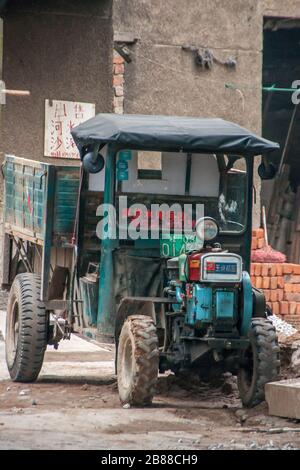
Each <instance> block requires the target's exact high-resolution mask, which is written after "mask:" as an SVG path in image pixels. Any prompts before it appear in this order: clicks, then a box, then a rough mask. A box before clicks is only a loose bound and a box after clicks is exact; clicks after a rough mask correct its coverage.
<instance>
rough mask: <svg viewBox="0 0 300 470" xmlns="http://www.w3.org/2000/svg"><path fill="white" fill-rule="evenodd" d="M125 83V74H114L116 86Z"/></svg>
mask: <svg viewBox="0 0 300 470" xmlns="http://www.w3.org/2000/svg"><path fill="white" fill-rule="evenodd" d="M123 83H124V77H123V75H114V78H113V85H114V86H119V85H123Z"/></svg>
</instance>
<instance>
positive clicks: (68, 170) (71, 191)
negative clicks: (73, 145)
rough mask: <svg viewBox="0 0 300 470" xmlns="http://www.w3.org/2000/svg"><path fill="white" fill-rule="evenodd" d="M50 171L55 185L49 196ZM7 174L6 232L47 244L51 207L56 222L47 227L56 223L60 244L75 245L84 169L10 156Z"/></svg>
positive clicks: (54, 226)
mask: <svg viewBox="0 0 300 470" xmlns="http://www.w3.org/2000/svg"><path fill="white" fill-rule="evenodd" d="M50 171H51V172H52V174H53V179H52V181H53V182H51V191H48V192H47V190H46V188H47V181H48V178H49V174H50ZM4 174H5V210H4V222H5V224H6V228H7V229H12V230H14V231H18V232H20V233H24V234H26V235H28V236H31V237H34V238H39V239H40V240H43V239H44V224H45V219H46V212H45V211H46V207H47V206H49V204H50V206H52V207H53V209H54V210H53V219H52V217H51V221H50V220H47V221H46V222H47V224H50V223H51V224H52V223H53V233H52V235H51V234H50V236H52V239H53V240H54V241H55V242H58V244H59V243H62V244H63V243H64V242H68V243H69V242H71V238H72V234H73V231H74V222H75V215H76V208H77V199H78V191H79V182H80V168H79V167H78V166H61V165H50V164H47V163H41V162H35V161H32V160H27V161H26V159H21V158H18V157H14V156H6V157H5V166H4ZM49 198H50V199H51V200H50V201H49V200H48V199H49ZM47 217H49V215H48V214H47Z"/></svg>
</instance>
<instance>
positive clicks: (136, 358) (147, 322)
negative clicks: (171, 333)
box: [117, 315, 159, 406]
mask: <svg viewBox="0 0 300 470" xmlns="http://www.w3.org/2000/svg"><path fill="white" fill-rule="evenodd" d="M158 366H159V350H158V338H157V333H156V327H155V324H154V322H153V320H152V318H150V317H148V316H146V315H132V316H130V317H128V319H127V320H126V321H125V323H124V325H123V327H122V331H121V334H120V338H119V344H118V355H117V372H118V389H119V397H120V400H121V403H128V404H130V405H137V406H141V405H149V404H151V402H152V399H153V396H154V393H155V387H156V382H157V376H158Z"/></svg>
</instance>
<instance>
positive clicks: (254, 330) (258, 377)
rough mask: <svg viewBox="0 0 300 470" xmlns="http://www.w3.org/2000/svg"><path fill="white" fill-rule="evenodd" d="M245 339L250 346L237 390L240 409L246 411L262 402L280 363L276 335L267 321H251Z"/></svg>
mask: <svg viewBox="0 0 300 470" xmlns="http://www.w3.org/2000/svg"><path fill="white" fill-rule="evenodd" d="M248 337H249V340H250V346H249V348H248V349H246V350H245V351H244V353H243V357H242V362H241V367H240V370H239V373H238V388H239V392H240V398H241V400H242V403H243V405H244V406H245V407H248V408H250V407H252V406H255V405H258V404H259V403H260V402H262V401H263V400H264V399H265V385H266V383H268V382H273V381H274V380H276V379H277V377H278V374H279V367H280V360H279V347H278V341H277V335H276V331H275V328H274V326H273V324H272V323H271V322H270V320H267V319H265V318H253V320H252V323H251V326H250V329H249V333H248Z"/></svg>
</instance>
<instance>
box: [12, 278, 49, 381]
mask: <svg viewBox="0 0 300 470" xmlns="http://www.w3.org/2000/svg"><path fill="white" fill-rule="evenodd" d="M40 292H41V280H40V277H39V276H37V275H35V274H29V273H24V274H19V275H17V276H16V277H15V279H14V282H13V284H12V287H11V290H10V294H9V299H8V306H7V318H6V338H5V352H6V363H7V367H8V371H9V374H10V376H11V379H12V380H13V381H14V382H34V381H35V380H36V379H37V377H38V375H39V372H40V370H41V367H42V365H43V360H44V353H45V350H46V347H47V333H48V315H47V312H46V310H45V306H44V304H43V302H41V300H40Z"/></svg>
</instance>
